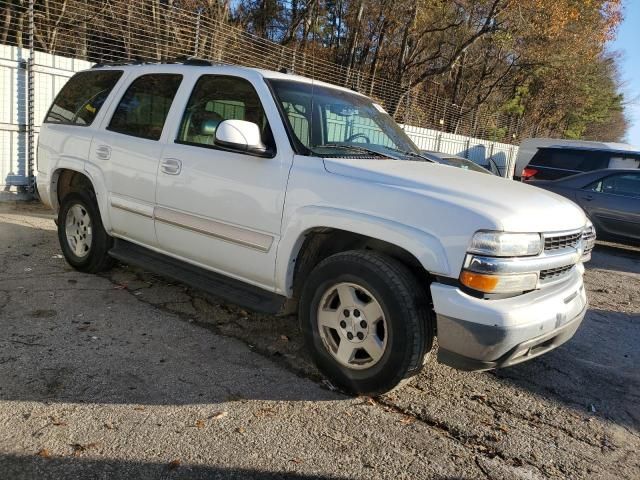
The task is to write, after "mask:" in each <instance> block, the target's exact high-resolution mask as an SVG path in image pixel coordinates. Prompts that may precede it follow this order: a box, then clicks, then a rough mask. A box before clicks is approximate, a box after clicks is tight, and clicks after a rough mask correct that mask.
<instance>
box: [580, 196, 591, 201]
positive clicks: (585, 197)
mask: <svg viewBox="0 0 640 480" xmlns="http://www.w3.org/2000/svg"><path fill="white" fill-rule="evenodd" d="M582 199H583V200H586V201H587V202H590V201H591V200H593V195H585V196H584V197H582Z"/></svg>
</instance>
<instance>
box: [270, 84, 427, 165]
mask: <svg viewBox="0 0 640 480" xmlns="http://www.w3.org/2000/svg"><path fill="white" fill-rule="evenodd" d="M269 83H270V84H271V86H272V87H273V90H274V93H275V96H276V100H277V101H278V102H279V103H280V105H281V106H282V110H283V112H284V114H285V117H286V118H285V121H286V122H288V124H289V128H290V130H291V131H292V132H293V134H294V135H295V137H296V141H297V143H298V144H299V145H301V146H303V147H305V148H304V149H301V150H305V149H306V150H307V152H309V151H310V152H311V153H312V154H314V155H319V156H332V155H340V156H344V155H363V154H364V155H371V154H380V155H388V154H390V153H393V152H395V153H396V154H397V153H401V154H410V155H415V154H419V150H418V148H417V147H416V146H415V144H414V143H413V142H412V141H411V140H410V139H409V137H407V135H406V134H405V133H404V132H403V131H402V129H401V128H400V127H399V126H398V124H397V123H396V122H394V121H393V119H392V118H391V117H390V116H389V115H388V114H387V113H386V112H385V111H384V110H383V109H382V107H380V106H379V105H377V104H375V103H373V101H372V100H370V99H368V98H367V97H364V96H362V95H358V94H355V93H350V92H345V91H343V90H339V89H337V88H328V87H325V86H319V85H311V84H310V83H302V82H295V81H291V80H270V81H269ZM396 158H397V157H396Z"/></svg>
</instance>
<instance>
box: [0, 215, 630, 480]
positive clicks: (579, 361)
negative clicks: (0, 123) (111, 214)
mask: <svg viewBox="0 0 640 480" xmlns="http://www.w3.org/2000/svg"><path fill="white" fill-rule="evenodd" d="M586 284H587V289H588V293H589V298H590V302H591V308H590V310H589V312H588V314H587V316H586V318H585V321H584V323H583V326H582V327H581V328H580V330H579V331H578V333H577V334H576V336H575V337H574V338H573V339H572V340H571V341H570V342H569V343H567V344H565V345H564V346H562V347H560V348H559V349H557V350H555V351H553V352H551V353H549V354H547V355H544V356H542V357H540V358H538V359H536V360H533V361H531V362H528V363H526V364H523V365H520V366H515V367H511V368H508V369H504V370H499V371H495V372H485V373H465V372H458V371H455V370H452V369H450V368H448V367H445V366H442V365H439V364H437V363H436V362H435V361H434V358H433V357H434V356H433V355H432V356H431V358H430V359H429V360H428V362H427V365H426V368H425V369H424V370H423V372H422V373H421V374H420V375H418V376H417V377H416V378H414V379H413V380H412V381H411V382H410V383H409V384H408V385H406V386H404V387H403V388H401V389H399V390H397V391H395V392H393V393H391V394H389V395H386V396H383V397H381V398H378V399H375V400H374V399H369V398H351V397H345V396H343V395H341V394H339V393H336V392H332V391H331V390H329V389H328V388H327V387H326V385H325V384H323V382H322V379H321V378H320V376H319V375H318V373H317V372H316V370H315V369H314V367H313V365H311V363H310V361H309V359H308V358H307V356H306V354H305V352H304V350H303V348H302V345H301V343H300V338H299V335H298V333H297V330H296V318H295V317H294V316H284V317H272V316H264V315H256V314H252V313H249V312H246V311H244V310H242V309H240V308H238V307H236V306H234V305H228V304H225V303H224V302H221V301H220V300H217V299H215V298H212V297H209V296H207V295H203V294H202V293H201V292H198V291H195V290H192V289H189V288H186V287H184V286H183V285H179V284H172V283H170V282H168V281H167V280H165V279H163V278H161V277H159V276H156V275H153V274H150V273H147V272H144V271H140V270H137V269H133V268H128V267H126V266H119V267H117V268H115V269H114V270H113V271H111V272H109V273H108V274H106V275H102V276H92V275H84V274H80V273H78V272H75V271H73V270H72V269H71V268H70V267H69V266H68V265H67V264H66V263H65V261H64V259H62V258H61V255H60V251H59V247H58V244H57V238H56V234H55V225H54V223H53V221H52V219H51V215H50V212H48V211H47V210H44V209H43V208H42V207H41V206H39V205H35V204H24V203H21V204H10V203H2V204H0V321H1V327H2V329H1V330H0V425H2V427H1V428H0V478H3V479H4V478H7V479H27V478H29V479H30V478H34V479H35V478H37V479H46V478H61V479H62V478H63V479H76V478H77V479H80V478H83V479H84V478H95V479H107V478H109V479H112V478H136V479H146V478H150V479H151V478H153V479H156V478H163V479H164V478H283V479H311V478H345V479H347V478H349V479H351V478H363V479H371V478H389V479H396V478H407V479H409V478H411V479H413V478H437V479H475V478H490V479H510V478H513V479H543V478H571V479H579V478H585V479H586V478H589V479H596V478H602V479H611V478H628V479H637V478H640V453H639V452H640V408H639V407H640V368H638V364H639V361H640V295H639V292H640V249H637V248H632V247H624V246H620V245H615V244H605V243H599V244H598V246H597V248H596V251H595V252H594V256H593V261H592V262H591V263H590V264H589V266H588V270H587V275H586Z"/></svg>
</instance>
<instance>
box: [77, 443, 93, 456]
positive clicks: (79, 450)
mask: <svg viewBox="0 0 640 480" xmlns="http://www.w3.org/2000/svg"><path fill="white" fill-rule="evenodd" d="M97 446H98V445H97V444H96V443H88V444H86V445H82V444H80V443H72V444H71V448H72V449H73V456H74V457H77V456H78V455H80V454H81V453H82V452H85V451H87V450H90V449H92V448H96V447H97Z"/></svg>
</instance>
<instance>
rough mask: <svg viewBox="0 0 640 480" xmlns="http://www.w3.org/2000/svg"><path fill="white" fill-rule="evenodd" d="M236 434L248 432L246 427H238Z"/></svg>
mask: <svg viewBox="0 0 640 480" xmlns="http://www.w3.org/2000/svg"><path fill="white" fill-rule="evenodd" d="M236 432H238V433H244V432H246V430H245V429H244V427H238V428H236Z"/></svg>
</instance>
